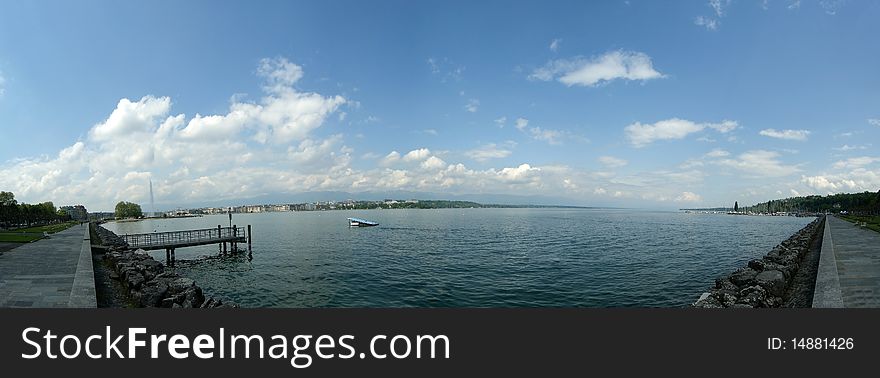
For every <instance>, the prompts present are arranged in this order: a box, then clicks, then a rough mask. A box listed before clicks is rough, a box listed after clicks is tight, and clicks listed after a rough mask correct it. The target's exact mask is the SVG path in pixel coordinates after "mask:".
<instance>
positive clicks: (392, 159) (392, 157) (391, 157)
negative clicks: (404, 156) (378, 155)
mask: <svg viewBox="0 0 880 378" xmlns="http://www.w3.org/2000/svg"><path fill="white" fill-rule="evenodd" d="M398 161H400V152H397V151H391V152H389V153H388V155H385V157H384V158H382V160H381V161H380V162H379V164H380V165H382V166H389V165H392V164H394V163H396V162H398Z"/></svg>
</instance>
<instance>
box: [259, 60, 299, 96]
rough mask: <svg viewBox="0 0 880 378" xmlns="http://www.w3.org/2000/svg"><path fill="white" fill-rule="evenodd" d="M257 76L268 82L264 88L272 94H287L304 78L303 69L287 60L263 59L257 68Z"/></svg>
mask: <svg viewBox="0 0 880 378" xmlns="http://www.w3.org/2000/svg"><path fill="white" fill-rule="evenodd" d="M257 75H259V76H261V77H263V78H264V79H265V80H266V84H265V86H264V88H265V89H266V90H267V91H268V92H271V93H276V94H278V93H286V92H290V91H291V90H292V88H291V87H292V86H293V84H295V83H296V82H297V81H299V79H302V77H303V70H302V67H300V66H298V65H296V64H294V63H291V62H290V61H288V60H287V59H286V58H274V59H271V58H263V59H261V60H260V64H259V66H258V67H257Z"/></svg>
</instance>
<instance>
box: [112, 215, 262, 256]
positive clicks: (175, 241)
mask: <svg viewBox="0 0 880 378" xmlns="http://www.w3.org/2000/svg"><path fill="white" fill-rule="evenodd" d="M121 237H122V240H125V242H126V243H128V246H129V247H130V248H133V249H138V248H140V249H143V250H145V251H150V250H159V249H164V250H165V261H166V263H167V264H168V265H174V261H175V256H174V250H175V249H177V248H183V247H193V246H197V245H207V244H218V245H219V249H220V253H222V254H224V255H225V254H226V253H227V252H229V253H232V252H237V251H239V250H238V243H247V245H248V256H251V254H252V250H251V226H250V225H248V226H247V231H245V229H243V228H239V227H238V226H236V225H233V226H232V227H222V226H220V225H218V226H217V228H203V229H200V230H184V231H169V232H152V233H146V234H128V235H122V236H121ZM227 245H228V250H227Z"/></svg>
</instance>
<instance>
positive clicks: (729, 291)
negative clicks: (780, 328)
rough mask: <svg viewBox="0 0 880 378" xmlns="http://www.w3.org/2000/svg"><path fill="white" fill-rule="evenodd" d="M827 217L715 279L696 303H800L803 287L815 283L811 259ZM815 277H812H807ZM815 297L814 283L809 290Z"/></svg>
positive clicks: (704, 305)
mask: <svg viewBox="0 0 880 378" xmlns="http://www.w3.org/2000/svg"><path fill="white" fill-rule="evenodd" d="M824 221H825V218H824V217H819V218H817V219H816V220H814V221H813V222H810V224H808V225H806V226H805V227H804V228H802V229H801V230H800V231H798V232H796V233H795V234H794V235H792V236H791V237H790V238H788V239H787V240H785V241H783V242H782V243H780V244H779V245H777V246H776V247H774V248H773V249H772V250H771V251H770V252H769V253H767V255H765V256H764V257H763V258H761V259H755V260H751V261H749V262H748V264H747V266H744V267H742V268H739V269H737V270H736V271H734V272H733V273H731V274H729V275H728V276H726V277H722V278H718V279H716V280H715V287H714V288H712V289H710V290H709V291H708V292H706V293H703V294H702V295H701V296H700V298H699V299H698V300H697V301H696V302H695V303H694V304H693V307H700V308H766V307H789V306H794V305H793V303H796V302H798V300H797V299H798V298H792V297H793V296H796V295H803V294H801V293H803V292H804V291H805V290H803V289H804V288H802V287H799V286H805V285H814V283H815V272H810V271H809V270H811V269H813V267H812V265H813V264H811V263H810V260H813V258H812V255H813V254H816V256H817V257H818V253H819V252H818V251H815V248H816V247H815V246H816V245H817V238H818V244H821V238H822V231H823V230H824V226H823V225H824ZM804 277H811V279H804ZM806 292H808V293H809V296H812V286H810V288H809V290H806Z"/></svg>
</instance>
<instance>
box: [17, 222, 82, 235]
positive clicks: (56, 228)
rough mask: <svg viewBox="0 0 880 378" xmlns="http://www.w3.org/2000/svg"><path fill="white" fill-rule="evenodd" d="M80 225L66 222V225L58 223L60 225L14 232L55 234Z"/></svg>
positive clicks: (21, 229)
mask: <svg viewBox="0 0 880 378" xmlns="http://www.w3.org/2000/svg"><path fill="white" fill-rule="evenodd" d="M78 223H79V222H64V223H58V224H50V225H48V226H36V227H28V228H20V229H17V230H15V231H14V232H37V233H41V234H42V233H44V232H48V233H50V234H54V233H56V232H60V231H64V230H66V229H68V228H70V227H72V226H74V225H76V224H78Z"/></svg>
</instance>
